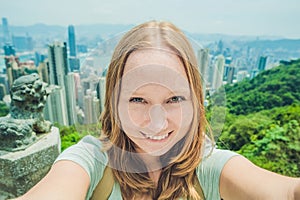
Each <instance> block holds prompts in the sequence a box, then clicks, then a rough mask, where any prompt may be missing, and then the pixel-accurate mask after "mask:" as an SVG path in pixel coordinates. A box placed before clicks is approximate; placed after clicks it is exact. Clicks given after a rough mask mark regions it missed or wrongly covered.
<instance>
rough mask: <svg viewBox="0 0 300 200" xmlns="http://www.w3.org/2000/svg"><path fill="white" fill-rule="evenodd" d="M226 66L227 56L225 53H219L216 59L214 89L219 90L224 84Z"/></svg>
mask: <svg viewBox="0 0 300 200" xmlns="http://www.w3.org/2000/svg"><path fill="white" fill-rule="evenodd" d="M224 66H225V58H224V56H223V55H219V56H218V57H217V58H216V61H215V68H214V74H213V83H212V89H213V90H218V89H219V88H220V87H221V85H222V84H223V74H224Z"/></svg>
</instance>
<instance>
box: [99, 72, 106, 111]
mask: <svg viewBox="0 0 300 200" xmlns="http://www.w3.org/2000/svg"><path fill="white" fill-rule="evenodd" d="M105 84H106V78H105V77H104V76H102V77H100V79H99V90H98V92H99V97H98V98H99V99H100V112H101V113H102V112H103V110H104V102H105Z"/></svg>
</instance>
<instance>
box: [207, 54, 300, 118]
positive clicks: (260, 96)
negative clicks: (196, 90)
mask: <svg viewBox="0 0 300 200" xmlns="http://www.w3.org/2000/svg"><path fill="white" fill-rule="evenodd" d="M225 91H226V104H227V107H228V109H229V113H232V114H236V115H239V114H249V113H253V112H258V111H261V110H266V109H272V108H276V107H282V106H287V105H291V104H293V103H294V104H298V103H299V102H300V59H299V60H297V61H295V62H294V63H293V64H291V65H280V66H278V67H275V68H273V69H271V70H267V71H264V72H262V73H260V74H258V75H257V76H256V77H255V78H253V79H251V80H249V79H245V80H243V81H242V82H239V83H237V84H234V85H229V84H228V85H225ZM221 96H223V94H222V95H220V94H216V95H214V96H213V98H212V100H213V101H215V100H217V99H218V98H221Z"/></svg>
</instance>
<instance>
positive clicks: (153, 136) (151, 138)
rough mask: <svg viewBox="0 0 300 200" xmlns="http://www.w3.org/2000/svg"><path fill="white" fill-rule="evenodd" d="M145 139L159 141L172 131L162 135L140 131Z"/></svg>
mask: <svg viewBox="0 0 300 200" xmlns="http://www.w3.org/2000/svg"><path fill="white" fill-rule="evenodd" d="M140 133H141V134H142V135H143V136H144V137H145V138H146V139H150V140H153V141H161V140H164V139H167V138H168V137H169V136H170V135H171V134H172V133H173V131H170V132H168V133H166V134H163V135H147V134H145V133H143V132H140Z"/></svg>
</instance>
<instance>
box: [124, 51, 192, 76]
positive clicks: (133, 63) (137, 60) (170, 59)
mask: <svg viewBox="0 0 300 200" xmlns="http://www.w3.org/2000/svg"><path fill="white" fill-rule="evenodd" d="M146 65H148V66H154V65H156V66H161V67H162V71H166V69H168V68H169V69H170V70H173V71H175V72H177V73H178V74H180V75H181V76H183V77H185V78H186V79H187V76H186V73H185V69H184V65H183V63H182V61H181V60H180V58H179V56H178V55H177V54H176V53H175V52H173V51H170V50H168V49H162V48H151V49H150V48H149V49H143V50H137V51H134V52H133V53H131V54H130V55H129V57H128V59H127V61H126V64H125V69H124V74H126V73H127V72H128V71H131V70H133V69H136V68H138V67H142V66H146ZM165 75H166V74H165Z"/></svg>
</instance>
